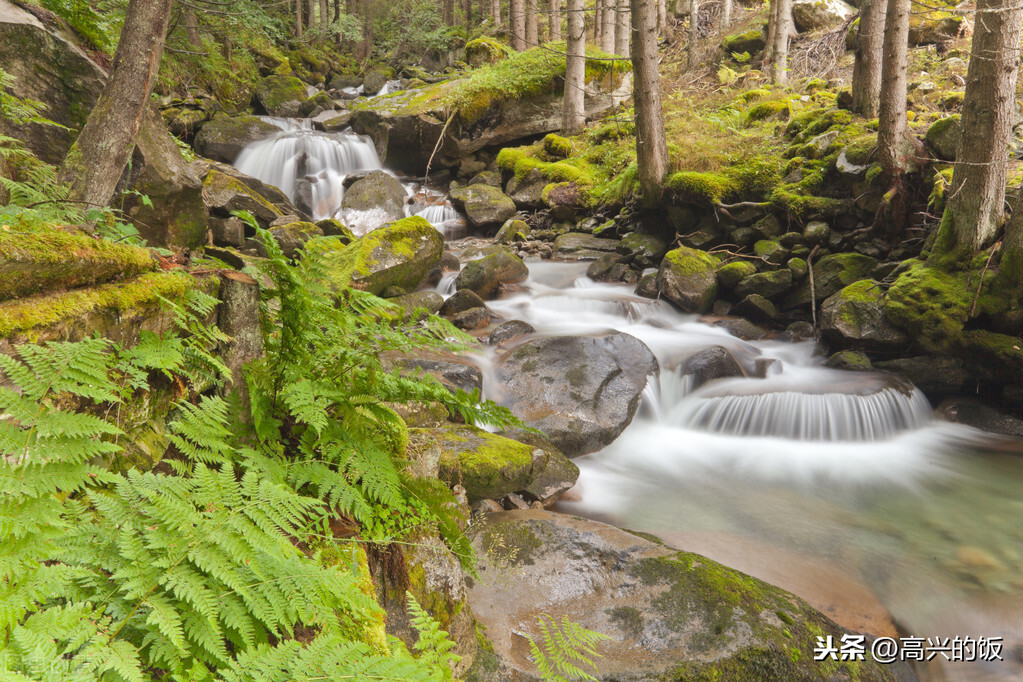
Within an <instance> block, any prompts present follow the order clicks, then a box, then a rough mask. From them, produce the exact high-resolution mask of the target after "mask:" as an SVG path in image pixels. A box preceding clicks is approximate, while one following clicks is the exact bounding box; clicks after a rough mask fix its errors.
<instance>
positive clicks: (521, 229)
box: [494, 218, 529, 244]
mask: <svg viewBox="0 0 1023 682" xmlns="http://www.w3.org/2000/svg"><path fill="white" fill-rule="evenodd" d="M527 239H529V225H527V224H526V221H525V220H518V219H517V218H511V219H510V220H506V221H505V223H504V225H502V226H501V229H500V230H498V231H497V235H496V236H495V237H494V241H495V242H497V243H498V244H511V243H513V242H524V241H526V240H527Z"/></svg>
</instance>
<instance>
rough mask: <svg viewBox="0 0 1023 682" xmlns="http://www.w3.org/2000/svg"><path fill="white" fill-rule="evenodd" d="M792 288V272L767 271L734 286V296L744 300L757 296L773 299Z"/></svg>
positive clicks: (786, 270) (786, 269) (787, 270)
mask: <svg viewBox="0 0 1023 682" xmlns="http://www.w3.org/2000/svg"><path fill="white" fill-rule="evenodd" d="M791 288H792V271H791V270H789V269H788V268H785V269H784V270H767V271H765V272H758V273H756V274H755V275H750V276H749V277H746V278H745V279H743V280H742V281H741V282H739V283H738V284H736V285H735V295H736V296H738V297H739V298H744V297H746V296H749V295H750V294H758V295H760V296H763V297H764V298H775V297H777V296H780V295H781V294H784V293H785V292H786V291H788V290H789V289H791Z"/></svg>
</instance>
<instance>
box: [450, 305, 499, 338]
mask: <svg viewBox="0 0 1023 682" xmlns="http://www.w3.org/2000/svg"><path fill="white" fill-rule="evenodd" d="M491 317H492V313H491V312H490V308H487V307H486V306H477V307H475V308H469V309H468V310H463V311H462V312H460V313H455V314H454V315H452V316H451V324H453V325H455V326H456V327H458V328H459V329H462V330H464V331H467V332H471V331H475V330H477V329H483V328H484V327H489V326H490V320H491Z"/></svg>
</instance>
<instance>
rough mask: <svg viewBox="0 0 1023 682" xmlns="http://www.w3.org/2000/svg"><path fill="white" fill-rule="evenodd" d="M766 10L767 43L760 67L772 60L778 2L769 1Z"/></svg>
mask: <svg viewBox="0 0 1023 682" xmlns="http://www.w3.org/2000/svg"><path fill="white" fill-rule="evenodd" d="M770 3H771V4H770V6H769V7H768V8H767V14H768V20H767V41H766V43H767V44H766V45H764V55H763V57H761V59H760V65H761V67H766V66H767V65H769V64H770V63H771V61H772V60H773V58H774V36H775V34H776V33H777V32H778V0H770Z"/></svg>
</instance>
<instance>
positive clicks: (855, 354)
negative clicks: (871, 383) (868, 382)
mask: <svg viewBox="0 0 1023 682" xmlns="http://www.w3.org/2000/svg"><path fill="white" fill-rule="evenodd" d="M824 366H825V367H831V368H832V369H844V370H846V371H847V372H869V371H870V370H872V369H873V368H874V366H873V365H872V364H871V362H870V358H869V357H867V354H866V353H863V352H861V351H858V350H840V351H838V352H837V353H833V354H832V355H831V356H830V357H828V359H827V360H825V361H824Z"/></svg>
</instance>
